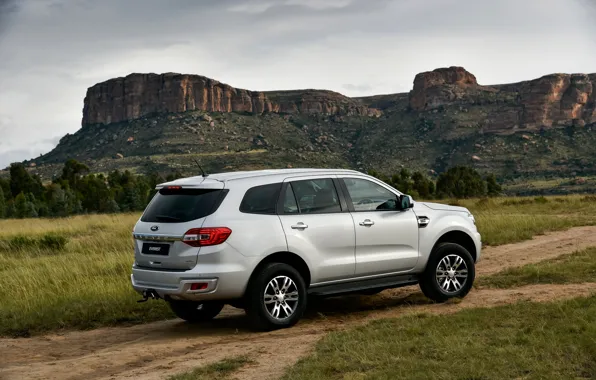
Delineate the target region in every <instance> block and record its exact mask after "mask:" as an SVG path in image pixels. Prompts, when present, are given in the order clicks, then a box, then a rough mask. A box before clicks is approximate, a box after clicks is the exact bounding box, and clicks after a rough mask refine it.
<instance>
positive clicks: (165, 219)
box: [155, 215, 182, 222]
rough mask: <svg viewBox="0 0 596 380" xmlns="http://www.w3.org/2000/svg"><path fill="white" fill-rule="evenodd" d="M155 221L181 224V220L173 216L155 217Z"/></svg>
mask: <svg viewBox="0 0 596 380" xmlns="http://www.w3.org/2000/svg"><path fill="white" fill-rule="evenodd" d="M155 219H157V220H159V221H163V222H181V221H182V219H180V218H176V217H175V216H167V215H155Z"/></svg>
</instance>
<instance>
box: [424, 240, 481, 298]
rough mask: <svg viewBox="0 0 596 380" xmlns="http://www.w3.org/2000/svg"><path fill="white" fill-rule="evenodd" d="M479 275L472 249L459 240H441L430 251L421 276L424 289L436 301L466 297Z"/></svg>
mask: <svg viewBox="0 0 596 380" xmlns="http://www.w3.org/2000/svg"><path fill="white" fill-rule="evenodd" d="M475 276H476V269H475V266H474V259H473V258H472V255H470V252H468V251H467V250H466V249H465V248H464V247H462V246H461V245H459V244H455V243H441V244H439V246H437V247H436V248H435V249H434V250H433V252H432V253H431V255H430V258H429V259H428V263H427V265H426V270H425V271H424V273H423V274H422V276H421V277H420V289H422V292H423V293H424V295H425V296H426V297H428V298H430V299H431V300H433V301H435V302H445V301H447V300H448V299H450V298H463V297H465V296H466V295H467V294H468V292H469V291H470V289H472V285H473V284H474V278H475Z"/></svg>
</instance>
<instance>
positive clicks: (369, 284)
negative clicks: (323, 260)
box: [308, 274, 418, 296]
mask: <svg viewBox="0 0 596 380" xmlns="http://www.w3.org/2000/svg"><path fill="white" fill-rule="evenodd" d="M417 283H418V276H416V275H413V274H408V275H398V276H387V277H380V278H370V279H366V280H357V281H349V282H342V283H339V284H330V285H320V286H314V287H311V288H309V289H308V294H312V295H315V296H336V295H342V294H350V293H358V292H361V291H364V290H371V289H375V290H384V289H391V288H400V287H403V286H409V285H416V284H417Z"/></svg>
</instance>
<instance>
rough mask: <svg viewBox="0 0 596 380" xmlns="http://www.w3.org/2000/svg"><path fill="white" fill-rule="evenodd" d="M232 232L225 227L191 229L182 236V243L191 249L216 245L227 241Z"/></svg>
mask: <svg viewBox="0 0 596 380" xmlns="http://www.w3.org/2000/svg"><path fill="white" fill-rule="evenodd" d="M231 233H232V230H231V229H229V228H227V227H213V228H192V229H190V230H188V231H186V233H185V234H184V236H183V237H182V241H183V242H184V243H185V244H188V245H190V246H191V247H205V246H208V245H218V244H221V243H223V242H224V241H226V240H227V239H228V237H229V236H230V234H231Z"/></svg>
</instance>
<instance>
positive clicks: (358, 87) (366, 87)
mask: <svg viewBox="0 0 596 380" xmlns="http://www.w3.org/2000/svg"><path fill="white" fill-rule="evenodd" d="M342 88H344V89H346V90H347V91H349V92H358V93H365V92H370V91H371V90H372V89H373V87H372V86H371V85H370V84H366V83H363V84H351V83H347V84H344V85H343V86H342Z"/></svg>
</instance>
